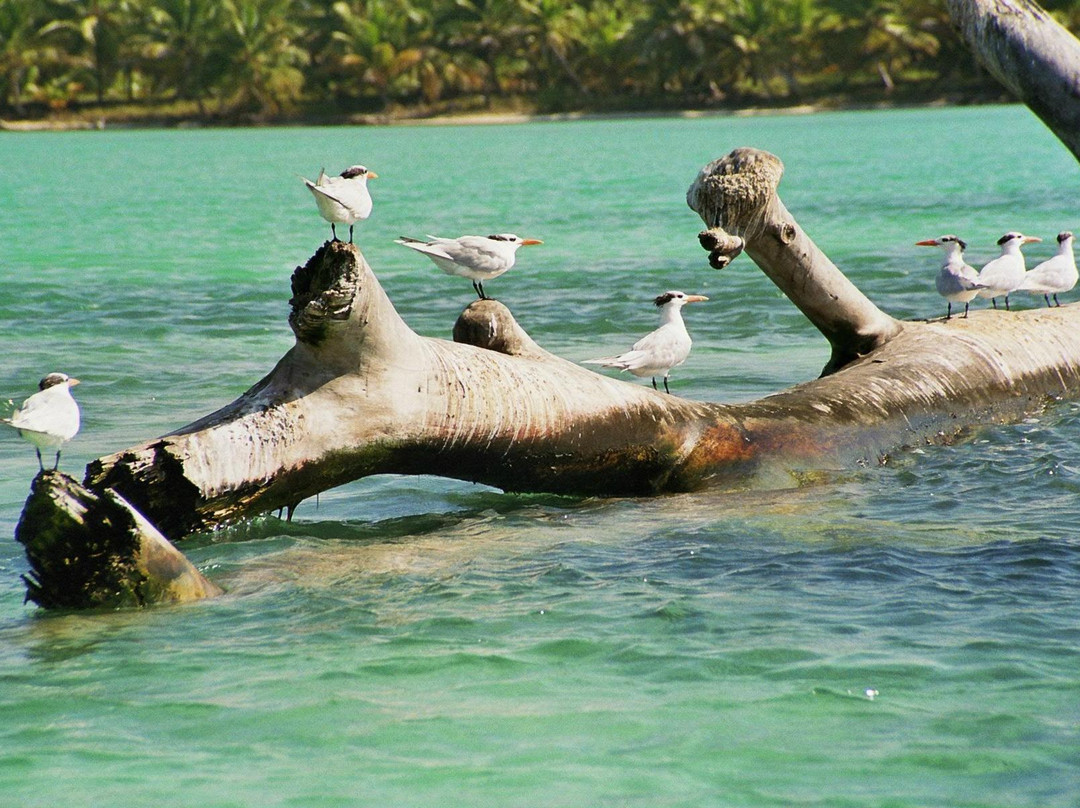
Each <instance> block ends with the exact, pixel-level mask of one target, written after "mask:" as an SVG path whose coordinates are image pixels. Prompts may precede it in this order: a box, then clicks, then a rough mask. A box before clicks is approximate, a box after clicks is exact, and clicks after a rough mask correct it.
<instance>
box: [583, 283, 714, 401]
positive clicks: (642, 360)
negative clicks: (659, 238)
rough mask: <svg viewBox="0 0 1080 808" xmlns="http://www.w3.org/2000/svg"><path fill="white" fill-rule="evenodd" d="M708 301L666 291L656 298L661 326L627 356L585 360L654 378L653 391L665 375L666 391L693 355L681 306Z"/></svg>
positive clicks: (589, 363)
mask: <svg viewBox="0 0 1080 808" xmlns="http://www.w3.org/2000/svg"><path fill="white" fill-rule="evenodd" d="M708 299H709V298H707V297H705V296H704V295H688V294H686V293H685V292H664V294H662V295H660V296H659V297H657V298H656V300H655V301H653V302H654V303H656V306H657V308H659V309H660V327H659V328H657V329H656V330H655V331H653V332H652V333H650V334H646V335H645V336H644V337H642V338H641V339H639V340H638V341H637V342H635V343H634V346H633V347H632V348H631V349H630V350H629V351H627V352H626V353H623V354H619V355H618V356H610V357H607V358H604V359H586V360H584V364H586V365H600V366H602V367H605V368H617V369H618V370H626V371H629V372H630V373H633V374H634V375H635V376H640V377H642V378H644V377H646V376H651V377H652V386H653V389H654V390H656V389H658V388H657V387H656V377H657V376H659V375H661V374H663V377H664V392H666V393H670V392H671V390H669V389H668V374H669V373H670V372H671V369H672V368H673V367H676V366H678V365H681V364H682V363H683V362H685V361H686V357H688V356H689V355H690V346H691V344H692V343H691V341H690V334H689V333H687V331H686V324H685V323H684V322H683V318H682V307H683V306H685V305H686V304H687V303H698V302H700V301H703V300H708Z"/></svg>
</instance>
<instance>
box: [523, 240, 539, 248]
mask: <svg viewBox="0 0 1080 808" xmlns="http://www.w3.org/2000/svg"><path fill="white" fill-rule="evenodd" d="M543 243H544V242H542V241H541V240H540V239H538V238H523V239H522V240H521V246H522V247H528V246H529V245H530V244H543Z"/></svg>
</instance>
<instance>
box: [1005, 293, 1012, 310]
mask: <svg viewBox="0 0 1080 808" xmlns="http://www.w3.org/2000/svg"><path fill="white" fill-rule="evenodd" d="M1005 311H1012V309H1010V308H1009V296H1008V295H1005Z"/></svg>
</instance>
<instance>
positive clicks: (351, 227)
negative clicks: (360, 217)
mask: <svg viewBox="0 0 1080 808" xmlns="http://www.w3.org/2000/svg"><path fill="white" fill-rule="evenodd" d="M352 229H353V226H352V225H351V224H350V225H349V243H350V244H352Z"/></svg>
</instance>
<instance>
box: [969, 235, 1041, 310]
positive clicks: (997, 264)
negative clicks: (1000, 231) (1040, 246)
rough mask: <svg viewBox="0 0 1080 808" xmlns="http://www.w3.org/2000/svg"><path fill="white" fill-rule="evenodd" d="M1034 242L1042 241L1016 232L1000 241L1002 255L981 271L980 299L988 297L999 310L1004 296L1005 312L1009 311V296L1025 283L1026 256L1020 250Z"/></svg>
mask: <svg viewBox="0 0 1080 808" xmlns="http://www.w3.org/2000/svg"><path fill="white" fill-rule="evenodd" d="M1033 241H1042V239H1041V238H1036V237H1035V236H1025V235H1024V234H1023V233H1017V232H1016V231H1015V230H1012V231H1009V232H1008V233H1006V234H1005V235H1004V236H1002V237H1001V238H999V239H998V244H999V245H1001V255H999V256H998V257H997V258H995V259H994V260H993V261H990V262H989V263H988V264H986V265H985V266H984V267H983V268H982V269H981V270H980V271H979V283H981V284H982V285H983V286H984V287H986V288H984V289H980V290H979V297H988V298H990V302H991V303H993V304H994V308H995V309H996V308H997V298H999V297H1001V296H1002V295H1004V297H1005V310H1006V311H1008V310H1009V294H1010V293H1011V292H1015V291H1016V290H1017V289H1018V288H1020V284H1021V283H1023V282H1024V272H1025V271H1026V269H1027V267H1026V266H1025V265H1024V254H1023V253H1022V252H1020V248H1021V247H1022V246H1024V245H1025V244H1030V243H1032V242H1033Z"/></svg>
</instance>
